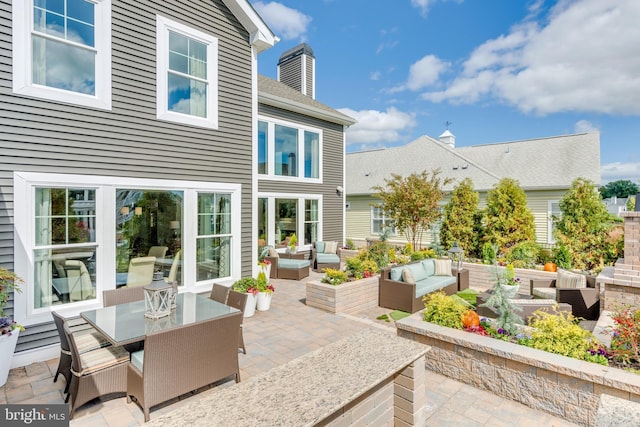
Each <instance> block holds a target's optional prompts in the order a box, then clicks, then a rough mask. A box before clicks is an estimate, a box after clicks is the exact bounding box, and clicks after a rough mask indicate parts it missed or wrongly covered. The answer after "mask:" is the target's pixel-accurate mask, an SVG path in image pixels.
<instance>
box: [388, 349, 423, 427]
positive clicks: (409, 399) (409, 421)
mask: <svg viewBox="0 0 640 427" xmlns="http://www.w3.org/2000/svg"><path fill="white" fill-rule="evenodd" d="M425 369H426V367H425V356H422V357H420V358H419V359H417V360H415V361H414V362H413V363H412V364H411V365H409V366H407V367H406V368H405V369H404V370H403V371H402V372H400V373H399V374H398V375H396V377H395V379H394V393H393V394H394V396H393V415H394V426H400V427H405V426H423V425H425V423H426V421H427V419H426V407H427V396H426V385H425V381H426V372H425Z"/></svg>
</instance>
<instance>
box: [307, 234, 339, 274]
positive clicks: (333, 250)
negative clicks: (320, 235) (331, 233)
mask: <svg viewBox="0 0 640 427" xmlns="http://www.w3.org/2000/svg"><path fill="white" fill-rule="evenodd" d="M337 251H338V242H321V241H318V242H315V243H314V244H313V247H312V248H311V267H312V268H313V270H314V271H319V272H321V271H322V270H324V269H325V268H332V269H334V270H339V269H340V256H339V255H338V254H337Z"/></svg>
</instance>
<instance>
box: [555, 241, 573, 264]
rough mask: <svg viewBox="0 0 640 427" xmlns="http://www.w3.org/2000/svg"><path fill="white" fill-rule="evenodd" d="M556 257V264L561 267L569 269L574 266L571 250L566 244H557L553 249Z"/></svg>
mask: <svg viewBox="0 0 640 427" xmlns="http://www.w3.org/2000/svg"><path fill="white" fill-rule="evenodd" d="M553 252H554V254H553V256H554V258H555V259H556V265H557V266H558V267H560V268H565V269H569V268H571V267H573V263H572V262H571V252H569V249H568V248H567V247H566V246H562V245H560V246H556V248H555V250H554V251H553Z"/></svg>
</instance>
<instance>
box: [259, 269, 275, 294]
mask: <svg viewBox="0 0 640 427" xmlns="http://www.w3.org/2000/svg"><path fill="white" fill-rule="evenodd" d="M256 282H257V284H256V288H257V291H258V292H268V293H272V292H274V291H275V290H276V288H274V287H273V285H271V284H270V283H269V281H268V279H267V275H266V274H264V271H261V272H260V273H258V279H257V281H256Z"/></svg>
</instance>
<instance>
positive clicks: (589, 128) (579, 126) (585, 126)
mask: <svg viewBox="0 0 640 427" xmlns="http://www.w3.org/2000/svg"><path fill="white" fill-rule="evenodd" d="M574 130H575V132H576V133H584V132H593V131H596V130H600V129H598V127H597V126H596V125H594V124H593V123H591V122H590V121H589V120H579V121H577V122H576V124H575V126H574Z"/></svg>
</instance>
